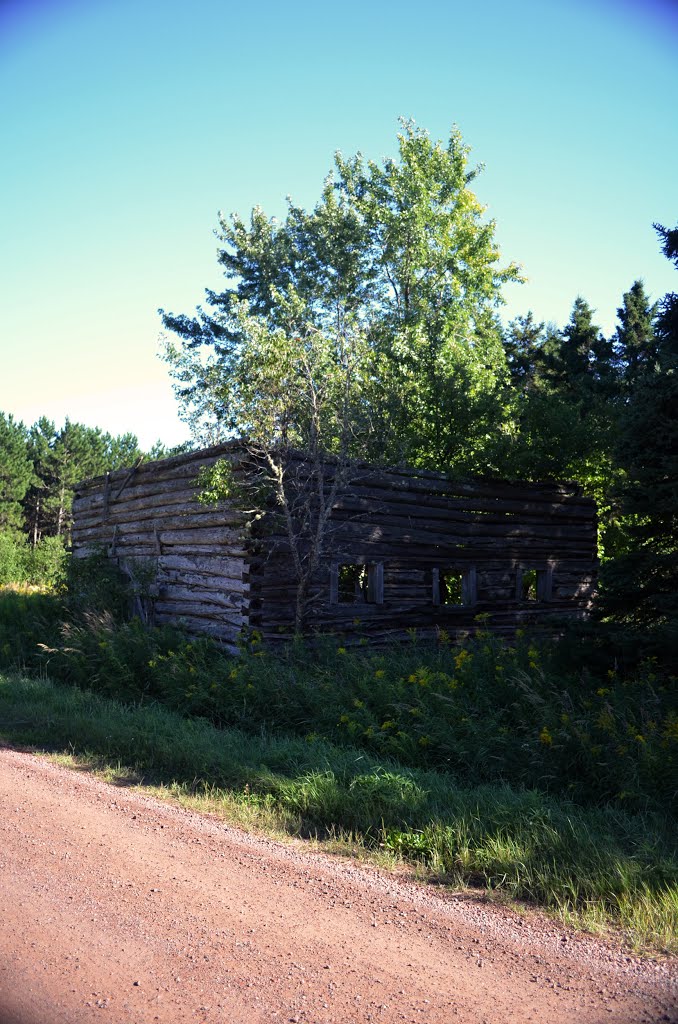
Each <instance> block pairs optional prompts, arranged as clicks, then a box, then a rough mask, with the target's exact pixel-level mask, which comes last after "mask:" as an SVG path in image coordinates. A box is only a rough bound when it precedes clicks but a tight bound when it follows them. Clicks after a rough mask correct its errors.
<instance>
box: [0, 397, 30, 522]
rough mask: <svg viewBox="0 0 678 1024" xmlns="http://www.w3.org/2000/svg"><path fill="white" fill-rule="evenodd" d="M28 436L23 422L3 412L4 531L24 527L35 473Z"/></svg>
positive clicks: (0, 489)
mask: <svg viewBox="0 0 678 1024" xmlns="http://www.w3.org/2000/svg"><path fill="white" fill-rule="evenodd" d="M26 439H27V434H26V428H25V426H24V425H23V423H21V422H17V421H16V420H15V419H14V417H13V416H12V415H11V413H10V414H9V415H5V413H3V412H0V531H7V532H10V533H16V532H18V531H19V530H21V528H22V526H23V512H22V507H21V502H22V500H23V498H24V495H25V494H26V491H27V490H28V487H29V485H30V482H31V476H32V466H31V462H30V459H29V457H28V453H27V450H26Z"/></svg>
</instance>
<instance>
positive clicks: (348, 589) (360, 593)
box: [331, 562, 384, 604]
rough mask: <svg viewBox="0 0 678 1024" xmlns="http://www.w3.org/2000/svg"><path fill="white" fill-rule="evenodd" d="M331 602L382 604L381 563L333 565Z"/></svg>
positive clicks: (382, 567) (382, 572) (382, 577)
mask: <svg viewBox="0 0 678 1024" xmlns="http://www.w3.org/2000/svg"><path fill="white" fill-rule="evenodd" d="M331 600H332V602H333V603H334V604H383V602H384V566H383V563H382V562H368V563H363V564H352V563H349V564H344V565H334V566H333V567H332V581H331Z"/></svg>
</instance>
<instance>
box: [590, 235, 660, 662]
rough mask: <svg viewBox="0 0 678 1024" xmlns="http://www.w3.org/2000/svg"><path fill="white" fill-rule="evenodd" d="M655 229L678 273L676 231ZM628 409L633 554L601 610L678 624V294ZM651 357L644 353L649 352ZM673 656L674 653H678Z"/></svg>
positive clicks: (624, 452)
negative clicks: (603, 608)
mask: <svg viewBox="0 0 678 1024" xmlns="http://www.w3.org/2000/svg"><path fill="white" fill-rule="evenodd" d="M655 228H656V230H657V232H658V234H659V237H660V239H661V240H662V249H663V252H664V254H665V256H667V258H668V259H670V260H672V261H673V263H674V264H675V265H676V267H677V268H678V227H676V228H674V229H666V228H663V227H661V226H660V225H655ZM648 348H649V352H648V353H647V354H646V356H645V357H644V358H643V359H642V360H639V368H638V372H637V373H636V375H635V377H634V378H633V380H632V387H631V390H630V394H629V397H628V400H627V403H626V405H625V408H624V411H623V414H622V418H621V424H620V433H619V441H618V445H617V458H618V460H619V464H620V466H621V467H622V468H623V469H624V471H625V474H626V476H625V483H624V487H623V489H622V492H621V499H622V508H623V511H624V512H625V513H626V515H627V516H629V517H630V526H629V528H628V532H629V536H630V540H631V545H632V549H631V550H630V551H629V552H628V553H626V554H625V555H623V556H620V557H619V558H617V559H615V560H614V562H613V564H612V565H610V566H609V567H608V568H607V571H606V577H605V583H606V590H605V603H604V607H605V609H606V610H607V611H608V613H610V614H612V615H613V616H614V617H615V618H617V619H618V620H621V621H624V622H627V623H631V624H636V625H647V624H654V625H657V624H661V623H670V622H672V623H674V625H676V624H678V295H677V294H676V293H669V294H667V295H666V296H665V297H664V299H663V300H662V301H661V302H660V304H659V309H658V316H657V319H656V322H655V331H654V339H653V340H652V341H651V342H650V344H649V345H648ZM646 351H647V350H646ZM674 653H675V652H674Z"/></svg>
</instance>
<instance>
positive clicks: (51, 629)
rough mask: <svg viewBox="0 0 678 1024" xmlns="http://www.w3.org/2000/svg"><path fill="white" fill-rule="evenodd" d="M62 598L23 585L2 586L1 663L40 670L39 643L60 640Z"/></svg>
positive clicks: (41, 660) (0, 615)
mask: <svg viewBox="0 0 678 1024" xmlns="http://www.w3.org/2000/svg"><path fill="white" fill-rule="evenodd" d="M64 613H65V610H64V604H63V600H62V597H61V596H60V595H57V594H54V593H51V594H50V593H45V592H44V591H41V590H31V589H29V588H26V587H23V588H18V587H12V588H8V587H0V665H1V666H3V667H4V668H10V669H12V670H27V671H31V672H34V673H40V672H41V671H42V669H43V667H44V658H43V656H42V653H41V649H40V648H39V646H38V645H39V644H41V643H42V644H52V643H58V642H59V639H60V629H61V624H62V622H63V620H64Z"/></svg>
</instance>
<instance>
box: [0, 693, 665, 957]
mask: <svg viewBox="0 0 678 1024" xmlns="http://www.w3.org/2000/svg"><path fill="white" fill-rule="evenodd" d="M0 736H2V738H3V739H5V740H6V741H9V742H12V743H14V744H24V745H30V746H31V747H33V748H39V749H45V750H49V751H51V752H53V753H54V752H59V753H67V754H69V755H71V756H76V757H78V758H80V759H81V760H83V761H85V762H86V763H89V764H90V765H92V766H93V767H98V768H101V769H103V768H107V767H108V768H109V769H110V767H111V766H118V768H120V766H122V768H123V769H124V770H125V771H127V772H129V771H132V772H136V773H138V774H139V775H140V776H143V777H144V779H145V781H146V782H147V783H150V782H152V783H154V784H156V785H159V786H162V787H163V791H164V792H171V793H174V794H175V795H177V796H180V797H182V798H183V800H184V801H185V802H186V801H187V800H189V801H190V800H194V801H197V803H198V806H205V804H207V805H208V806H209V807H210V809H211V810H213V811H217V812H218V811H219V810H222V811H225V812H226V813H227V814H232V813H233V811H234V808H238V807H239V808H240V809H241V811H244V812H246V813H247V814H249V815H250V818H254V820H255V821H256V820H259V821H260V822H262V823H264V824H265V825H266V826H267V827H272V826H275V827H277V828H279V829H282V830H286V831H287V832H289V833H291V834H296V835H308V834H318V835H320V836H321V837H322V836H336V835H337V834H343V835H350V837H351V842H352V844H353V845H355V844H358V845H361V846H362V847H363V848H367V849H373V850H380V851H382V852H383V851H387V852H390V853H391V854H392V855H393V856H395V857H398V858H401V859H402V860H404V861H406V862H407V863H411V864H417V865H419V866H420V867H421V868H422V869H423V870H426V871H428V872H430V873H435V874H437V875H438V876H439V877H441V878H443V879H444V880H445V881H446V882H448V883H450V884H452V885H461V884H468V883H470V884H474V885H483V886H486V887H488V888H491V889H493V890H495V891H497V892H500V893H502V892H503V893H507V894H509V895H511V896H512V897H515V898H518V899H522V900H527V901H530V902H533V903H537V904H539V905H541V906H545V907H548V908H550V909H552V910H553V911H554V912H556V913H558V914H560V915H561V917H563V918H566V919H570V920H576V921H579V922H584V923H588V924H598V925H603V924H605V925H610V924H612V925H613V926H614V927H616V928H618V929H621V931H622V932H623V934H624V935H625V936H626V937H627V939H628V941H630V942H631V943H632V944H634V945H636V946H642V947H649V948H654V949H667V950H673V951H677V950H678V854H677V853H676V849H675V844H674V842H673V841H672V837H671V834H670V833H669V831H668V829H667V827H666V826H665V824H664V823H663V821H662V820H661V819H659V818H658V817H655V816H652V815H648V814H630V813H626V812H623V811H619V810H612V809H610V808H582V807H579V806H577V805H575V804H574V803H572V802H571V801H569V800H564V799H561V798H556V797H553V796H548V795H546V794H544V793H543V792H539V791H536V790H519V791H516V790H514V789H511V788H509V787H508V786H506V785H504V784H494V785H490V784H484V785H469V784H462V783H461V782H460V780H459V779H458V778H456V777H455V776H454V775H451V774H449V773H444V772H440V771H433V770H424V769H415V768H407V767H404V766H402V765H401V764H398V763H395V762H393V761H391V760H388V759H385V758H383V757H381V756H379V757H375V756H372V755H370V754H369V753H367V752H366V751H365V750H364V749H361V748H358V747H352V746H348V745H343V746H337V745H334V744H332V743H329V742H327V741H325V740H321V739H318V738H314V737H307V738H306V739H302V738H299V737H292V736H284V735H281V734H277V735H267V734H266V733H260V734H259V735H252V734H251V733H248V732H245V731H243V730H239V729H234V728H229V729H217V728H215V727H214V726H213V725H211V724H210V723H208V722H207V721H205V720H204V719H195V718H186V717H183V716H180V715H179V714H177V713H175V712H172V711H169V710H168V709H166V708H163V707H161V706H158V705H155V704H152V705H148V706H141V707H139V706H136V707H132V706H125V705H122V704H120V703H118V702H116V701H113V700H111V699H109V698H106V697H103V696H101V695H98V694H94V693H91V692H85V691H83V690H81V689H78V688H75V687H70V686H64V685H61V686H56V685H54V684H52V683H50V682H48V681H46V680H37V679H33V680H28V679H25V678H22V677H20V676H0Z"/></svg>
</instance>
